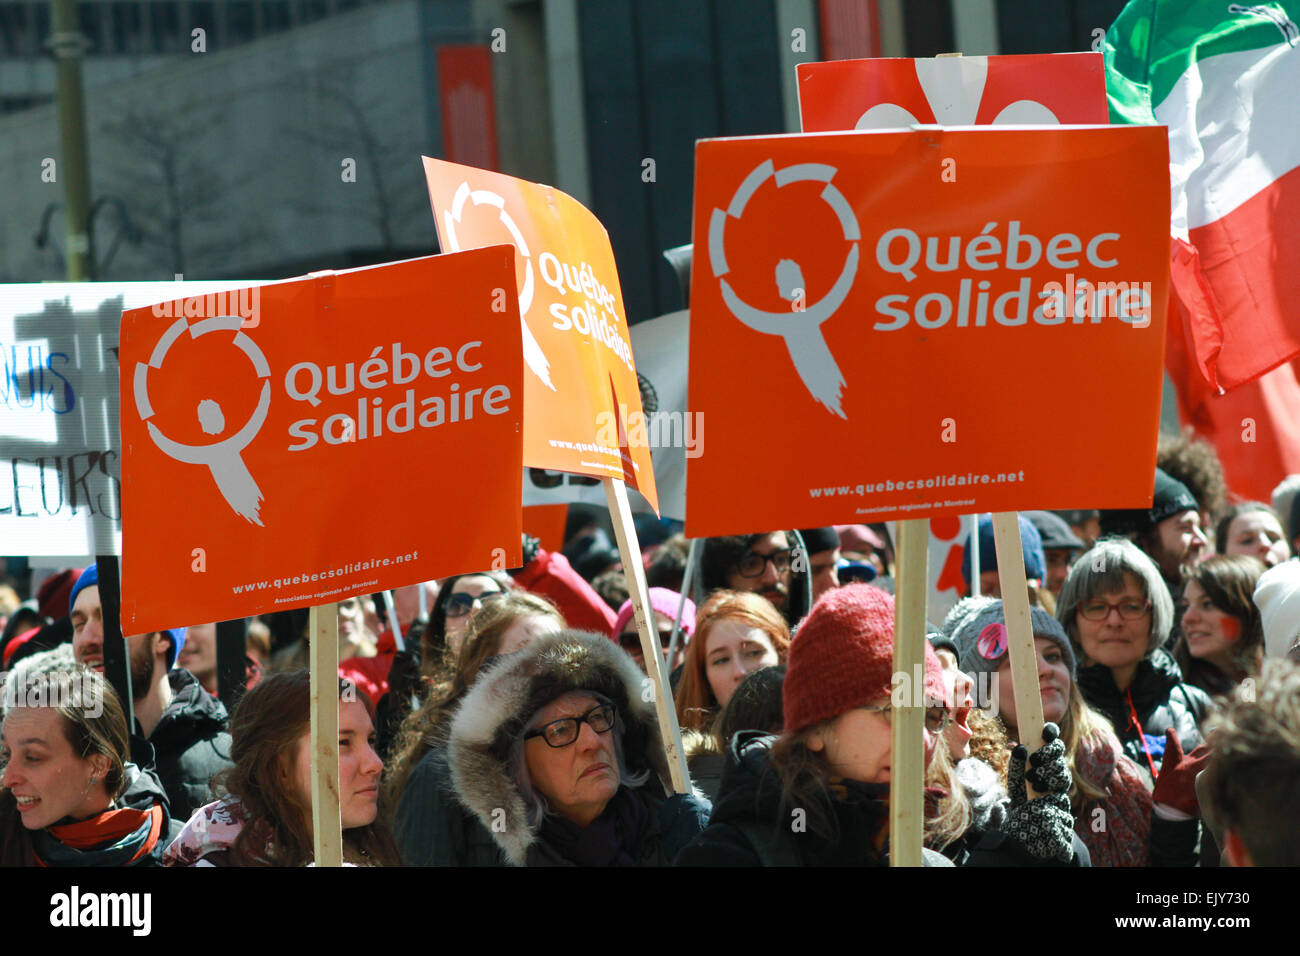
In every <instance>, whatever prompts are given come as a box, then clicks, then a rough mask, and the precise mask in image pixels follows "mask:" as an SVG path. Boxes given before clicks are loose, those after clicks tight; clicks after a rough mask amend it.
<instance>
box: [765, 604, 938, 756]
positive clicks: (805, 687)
mask: <svg viewBox="0 0 1300 956" xmlns="http://www.w3.org/2000/svg"><path fill="white" fill-rule="evenodd" d="M893 675H894V599H893V597H891V596H890V595H889V594H887V593H885V592H884V591H882V590H880V589H879V588H874V587H871V586H870V585H868V584H848V585H845V586H844V587H840V588H832V589H831V590H829V591H827V592H826V593H825V594H823V595H822V596H821V598H820V599H819V600H818V601H817V603H816V604H814V605H813V609H812V611H811V612H810V613H809V614H808V617H807V618H805V619H804V622H803V624H802V625H800V627H799V630H798V632H797V633H796V634H795V636H794V640H793V641H792V642H791V644H790V655H789V661H788V662H787V664H786V673H785V684H784V686H783V687H782V697H783V701H784V705H785V729H786V730H787V731H791V732H793V731H798V730H803V729H804V728H805V727H812V726H814V725H815V724H820V723H821V722H822V721H825V720H831V719H833V718H835V717H838V716H839V715H840V714H842V713H844V712H845V711H848V710H852V709H853V708H854V707H861V706H862V705H864V704H866V703H868V702H870V701H872V700H875V699H877V698H881V697H889V696H890V692H891V690H892V689H893ZM924 693H925V697H926V699H927V700H940V701H945V702H946V701H948V700H949V695H948V693H947V688H946V686H945V682H944V680H943V666H942V665H941V664H940V663H939V658H938V656H937V655H936V654H935V653H934V648H932V647H931V646H930V642H929V641H926V642H925V688H924Z"/></svg>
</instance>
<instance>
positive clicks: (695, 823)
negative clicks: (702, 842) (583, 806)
mask: <svg viewBox="0 0 1300 956" xmlns="http://www.w3.org/2000/svg"><path fill="white" fill-rule="evenodd" d="M649 790H650V788H649V787H643V788H641V789H640V790H638V791H637V795H638V796H639V797H640V798H641V799H643V800H645V801H646V803H647V805H648V806H649V807H650V808H651V809H652V811H653V812H654V815H655V828H654V832H653V833H652V834H651V835H650V836H649V837H648V838H647V839H646V840H645V841H643V842H642V844H641V846H640V847H639V848H638V852H637V859H638V862H639V863H640V865H641V866H667V865H669V864H670V863H672V861H673V858H674V857H675V856H676V855H677V854H678V852H680V851H681V849H682V847H684V846H685V845H686V844H687V843H688V842H689V841H690V840H691V839H692V838H694V837H695V836H697V835H698V834H699V833H700V831H701V830H703V829H704V825H705V823H706V822H707V821H708V804H707V803H705V802H703V801H701V800H699V799H698V798H697V797H695V796H693V795H681V794H678V795H676V796H672V797H669V798H667V799H656V798H654V797H653V796H651V794H650V792H649ZM393 835H394V837H395V838H396V840H397V846H398V849H399V850H401V853H402V862H403V863H405V864H406V865H407V866H509V865H510V864H509V861H508V860H507V859H506V856H505V853H504V852H503V851H502V849H501V847H500V846H499V845H498V843H497V841H496V840H495V839H494V838H493V836H492V834H491V833H490V832H489V831H488V830H487V828H486V827H484V826H483V824H482V823H480V822H479V819H478V817H476V816H475V815H474V814H473V813H471V812H470V811H469V810H467V809H466V808H465V807H464V806H463V805H462V804H461V802H460V800H459V799H457V797H456V793H455V788H454V787H453V786H452V782H451V769H450V768H449V767H448V765H447V751H446V749H445V748H442V747H437V748H434V749H433V750H431V751H429V752H428V753H427V754H425V756H424V759H423V760H421V761H420V762H419V763H418V764H416V766H415V769H414V770H412V771H411V775H410V777H409V778H408V779H407V781H406V787H405V789H403V791H402V797H401V800H400V801H399V802H398V804H397V813H396V815H395V817H394V819H393ZM527 853H528V858H527V865H528V866H565V865H568V864H567V861H565V860H564V859H562V858H561V857H560V855H559V854H558V853H556V852H555V851H554V850H552V849H551V848H550V847H548V846H547V845H546V844H545V841H544V840H541V839H538V840H537V841H535V842H534V843H533V844H532V845H531V846H529V847H528V851H527Z"/></svg>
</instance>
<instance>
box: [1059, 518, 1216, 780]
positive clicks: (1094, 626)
mask: <svg viewBox="0 0 1300 956" xmlns="http://www.w3.org/2000/svg"><path fill="white" fill-rule="evenodd" d="M1056 617H1057V620H1059V621H1060V622H1061V625H1062V626H1063V627H1064V628H1065V632H1066V634H1068V635H1069V636H1070V640H1071V642H1072V643H1073V645H1074V648H1075V650H1076V651H1077V652H1078V655H1079V690H1080V691H1081V692H1082V693H1083V699H1084V700H1086V701H1087V702H1088V703H1089V704H1090V705H1092V707H1094V708H1095V709H1096V710H1098V711H1099V712H1100V713H1101V714H1102V715H1104V716H1105V717H1106V718H1107V719H1108V720H1110V722H1111V724H1113V725H1114V728H1115V733H1116V734H1117V735H1118V736H1119V739H1120V743H1121V744H1122V745H1123V747H1124V753H1125V754H1126V755H1127V756H1128V757H1129V759H1131V760H1132V761H1133V762H1134V763H1136V764H1137V765H1138V767H1139V769H1140V770H1141V771H1142V773H1143V774H1144V775H1145V776H1146V777H1147V779H1148V781H1149V782H1150V783H1152V784H1155V782H1156V780H1157V778H1158V777H1159V775H1160V770H1161V766H1162V763H1163V760H1164V757H1165V748H1166V746H1167V743H1172V741H1169V742H1167V741H1166V732H1167V731H1170V730H1172V731H1174V734H1175V736H1176V737H1177V740H1178V747H1176V748H1175V750H1176V753H1177V756H1178V757H1179V758H1181V756H1182V753H1183V752H1184V751H1191V750H1192V749H1193V748H1194V747H1196V746H1197V745H1198V744H1199V743H1200V742H1201V731H1200V726H1201V722H1202V720H1204V719H1205V716H1206V715H1207V714H1208V713H1209V712H1210V710H1211V707H1212V705H1211V703H1210V698H1209V696H1208V695H1207V694H1206V693H1205V692H1204V691H1203V690H1201V689H1200V688H1199V687H1192V686H1190V685H1189V684H1186V683H1184V681H1183V675H1182V672H1181V671H1180V670H1179V668H1178V664H1177V663H1176V662H1175V661H1174V659H1173V657H1172V656H1171V655H1170V654H1169V653H1168V652H1167V651H1165V650H1164V647H1163V645H1164V644H1165V641H1166V639H1167V638H1168V637H1169V631H1170V629H1171V628H1172V627H1173V623H1174V604H1173V600H1172V599H1171V598H1170V596H1169V589H1168V588H1167V587H1165V585H1164V581H1163V578H1161V576H1160V570H1159V568H1157V567H1156V565H1155V563H1154V562H1153V561H1152V560H1151V559H1150V558H1149V557H1147V556H1146V555H1145V554H1144V553H1143V552H1142V551H1141V550H1139V549H1138V547H1137V546H1136V545H1135V544H1133V543H1132V542H1130V541H1127V540H1124V539H1122V538H1106V539H1104V540H1102V541H1099V542H1098V543H1097V544H1096V545H1094V546H1093V548H1092V550H1091V551H1088V552H1086V553H1085V554H1084V555H1083V556H1082V557H1080V558H1079V559H1078V560H1077V561H1075V562H1074V565H1073V567H1071V568H1070V575H1069V577H1067V578H1066V579H1065V584H1064V585H1063V586H1062V588H1061V597H1060V600H1059V601H1058V603H1057V608H1056ZM1176 762H1177V761H1176Z"/></svg>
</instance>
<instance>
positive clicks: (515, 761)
mask: <svg viewBox="0 0 1300 956" xmlns="http://www.w3.org/2000/svg"><path fill="white" fill-rule="evenodd" d="M570 693H579V694H586V695H588V696H589V697H592V698H594V699H595V700H596V701H598V702H599V703H601V704H613V703H614V701H612V700H610V699H609V698H608V697H606V696H605V695H604V694H598V693H596V692H595V691H594V690H581V689H579V690H574V691H570ZM541 712H542V708H540V707H539V708H538V710H537V713H535V714H533V716H531V717H529V718H528V722H527V723H526V724H524V726H523V729H522V730H521V731H520V732H519V736H518V737H516V738H515V742H514V743H513V744H512V745H511V747H510V757H509V760H508V762H507V764H506V767H507V770H508V772H509V773H510V776H511V779H513V780H514V782H515V787H516V788H517V789H518V790H519V796H521V797H523V800H524V819H525V820H527V822H528V827H529V829H531V830H532V831H534V832H536V831H537V829H538V828H539V827H540V826H541V825H542V819H543V818H544V817H545V816H546V814H548V813H550V812H551V808H550V805H549V804H548V803H547V802H546V797H544V796H543V795H542V794H541V793H539V792H538V791H537V790H536V789H534V788H533V780H532V777H530V776H529V774H528V761H527V760H525V759H524V743H525V740H526V736H525V735H526V734H527V733H528V732H529V731H532V730H536V729H537V728H538V727H539V726H541V722H540V721H539V720H538V715H539V714H541ZM625 730H626V725H625V724H624V723H623V714H622V713H621V712H620V711H619V709H618V706H617V705H615V707H614V730H613V733H614V759H615V762H616V763H617V764H618V780H619V785H620V786H625V787H629V788H631V789H634V790H635V789H636V788H637V787H640V786H641V785H642V784H644V783H645V782H646V781H647V780H649V779H650V770H649V768H645V769H642V770H640V771H638V772H636V773H633V772H632V771H631V770H630V769H629V768H628V765H627V759H626V758H625V757H624V755H623V734H624V732H625Z"/></svg>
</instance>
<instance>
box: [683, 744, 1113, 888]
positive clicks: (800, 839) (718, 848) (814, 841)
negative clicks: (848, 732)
mask: <svg viewBox="0 0 1300 956" xmlns="http://www.w3.org/2000/svg"><path fill="white" fill-rule="evenodd" d="M775 740H776V738H775V737H773V736H770V735H766V734H760V733H757V732H754V731H744V732H741V733H739V734H736V736H735V737H734V738H733V739H732V742H731V746H730V747H729V748H728V755H727V757H728V759H727V767H726V770H724V771H723V775H722V787H721V789H720V790H719V792H718V799H717V801H716V802H715V803H714V806H713V814H712V816H711V817H710V818H709V826H708V828H707V829H706V830H705V831H704V832H703V833H702V834H700V836H699V837H698V838H697V839H695V840H694V841H693V842H692V843H691V844H690V845H689V846H688V847H687V848H686V849H685V850H683V851H682V852H681V853H680V854H679V855H678V857H677V861H676V865H677V866H887V865H888V864H889V855H888V848H887V847H886V848H885V849H884V850H878V849H877V848H876V845H875V841H876V837H877V835H878V834H879V832H880V829H881V828H882V827H888V825H889V809H888V806H887V805H886V803H885V802H884V801H883V800H882V799H879V797H882V796H885V795H886V794H887V793H888V787H887V786H878V785H877V786H872V785H860V784H854V785H850V786H848V787H846V788H845V790H846V793H845V794H844V798H843V799H836V800H833V801H832V802H831V804H830V805H831V806H832V807H833V809H834V813H835V818H836V822H837V823H838V828H839V835H838V838H837V839H835V840H826V839H824V838H823V837H821V836H820V835H818V834H816V833H814V832H812V831H811V830H807V829H800V830H796V828H795V826H794V820H793V819H792V817H791V814H790V812H789V811H785V812H783V811H782V807H781V785H780V781H779V779H778V777H777V775H776V773H775V771H774V770H773V769H772V767H771V765H770V763H769V762H768V757H769V756H770V753H771V747H772V743H773V741H775ZM1075 843H1076V857H1075V859H1074V861H1073V865H1076V866H1087V865H1088V851H1087V850H1086V849H1084V848H1083V846H1082V845H1081V844H1079V843H1078V841H1077V839H1076V841H1075ZM955 852H957V853H958V859H959V861H960V865H963V866H1032V865H1041V861H1039V860H1036V859H1034V858H1033V857H1031V856H1029V854H1028V853H1027V852H1026V851H1025V850H1024V849H1023V847H1021V845H1020V844H1019V843H1018V842H1017V841H1016V840H1015V839H1014V838H1012V837H1010V836H1009V835H1007V834H1004V833H1001V832H998V831H988V832H984V831H975V830H972V831H971V832H970V833H968V834H967V838H966V839H965V840H963V841H962V845H961V846H960V847H957V848H955ZM922 863H923V864H924V865H925V866H940V867H942V866H952V865H953V863H952V862H951V861H950V860H949V859H947V857H945V856H943V855H942V854H939V853H936V852H934V851H933V850H929V849H923V850H922Z"/></svg>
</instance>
